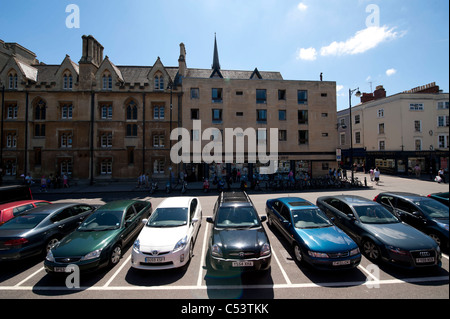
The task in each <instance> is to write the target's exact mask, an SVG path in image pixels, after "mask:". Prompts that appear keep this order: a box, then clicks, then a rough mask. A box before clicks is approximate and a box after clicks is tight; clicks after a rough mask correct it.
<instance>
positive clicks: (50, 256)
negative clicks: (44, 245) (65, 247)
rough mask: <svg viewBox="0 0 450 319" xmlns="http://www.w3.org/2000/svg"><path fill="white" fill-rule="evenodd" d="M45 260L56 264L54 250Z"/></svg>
mask: <svg viewBox="0 0 450 319" xmlns="http://www.w3.org/2000/svg"><path fill="white" fill-rule="evenodd" d="M45 259H47V260H48V261H50V262H52V263H54V262H55V257H53V253H52V250H51V249H50V250H49V251H48V253H47V256H46V257H45Z"/></svg>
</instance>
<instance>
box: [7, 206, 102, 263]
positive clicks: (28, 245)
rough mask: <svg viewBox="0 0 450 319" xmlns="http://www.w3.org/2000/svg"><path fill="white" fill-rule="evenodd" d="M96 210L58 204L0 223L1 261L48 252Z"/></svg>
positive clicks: (33, 210)
mask: <svg viewBox="0 0 450 319" xmlns="http://www.w3.org/2000/svg"><path fill="white" fill-rule="evenodd" d="M94 210H95V207H94V206H91V205H86V204H80V203H56V204H51V205H45V206H39V207H36V208H32V209H30V210H28V211H26V212H23V213H21V214H19V215H18V216H16V217H15V218H13V219H10V220H9V221H7V222H6V223H4V224H3V225H1V226H0V260H14V259H22V258H25V257H29V256H33V255H38V254H40V253H44V254H45V253H46V252H47V251H48V250H49V249H50V248H51V247H52V246H53V245H55V244H56V243H57V242H58V241H59V240H61V239H62V238H63V237H64V236H66V235H68V234H70V233H71V232H72V231H74V230H75V229H76V228H77V227H78V226H80V223H81V222H82V221H83V220H84V219H85V218H86V217H87V216H88V215H89V214H91V213H92V211H94Z"/></svg>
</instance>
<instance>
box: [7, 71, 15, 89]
mask: <svg viewBox="0 0 450 319" xmlns="http://www.w3.org/2000/svg"><path fill="white" fill-rule="evenodd" d="M8 88H9V89H10V90H16V89H17V73H16V72H15V71H14V70H12V71H10V72H9V74H8Z"/></svg>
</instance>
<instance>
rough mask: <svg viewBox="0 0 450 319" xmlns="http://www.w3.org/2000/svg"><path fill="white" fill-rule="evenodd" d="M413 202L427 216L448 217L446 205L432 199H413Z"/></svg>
mask: <svg viewBox="0 0 450 319" xmlns="http://www.w3.org/2000/svg"><path fill="white" fill-rule="evenodd" d="M414 204H416V205H417V206H419V207H420V208H421V209H422V212H423V213H424V214H425V215H426V216H427V217H428V218H448V215H449V214H448V206H446V205H444V204H442V203H439V202H438V201H436V200H434V199H424V200H420V201H414Z"/></svg>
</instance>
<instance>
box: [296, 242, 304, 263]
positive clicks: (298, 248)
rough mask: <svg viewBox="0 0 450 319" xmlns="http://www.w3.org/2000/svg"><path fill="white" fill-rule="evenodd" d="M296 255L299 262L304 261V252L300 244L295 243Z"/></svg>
mask: <svg viewBox="0 0 450 319" xmlns="http://www.w3.org/2000/svg"><path fill="white" fill-rule="evenodd" d="M294 257H295V260H296V261H297V262H298V263H300V264H301V263H302V262H303V253H302V250H301V249H300V246H299V245H298V244H295V245H294Z"/></svg>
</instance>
